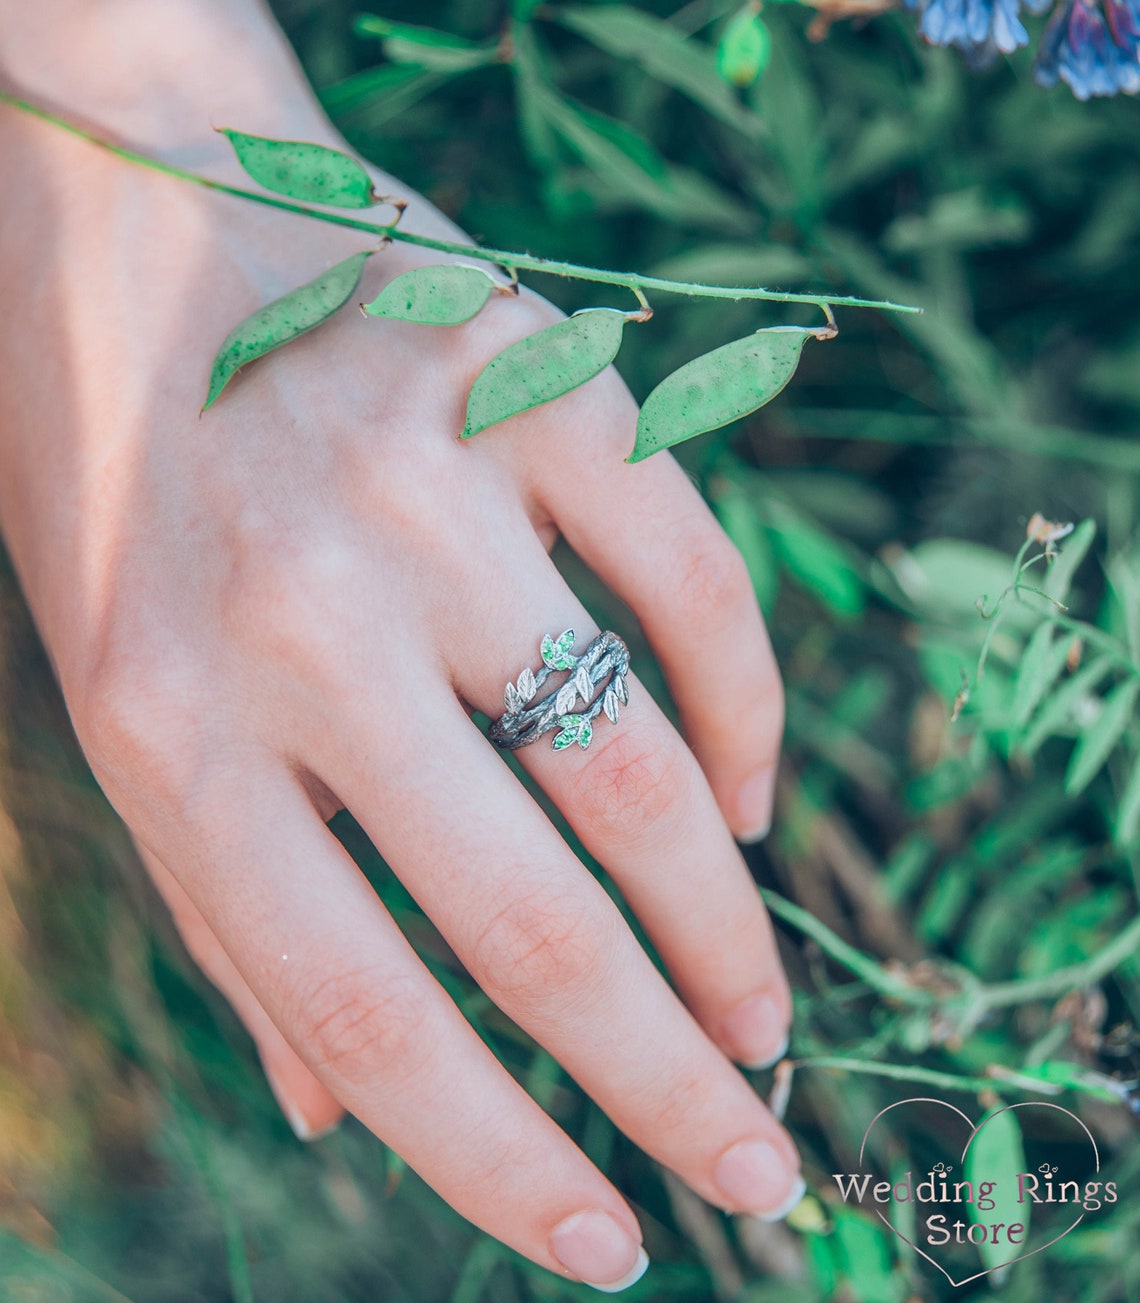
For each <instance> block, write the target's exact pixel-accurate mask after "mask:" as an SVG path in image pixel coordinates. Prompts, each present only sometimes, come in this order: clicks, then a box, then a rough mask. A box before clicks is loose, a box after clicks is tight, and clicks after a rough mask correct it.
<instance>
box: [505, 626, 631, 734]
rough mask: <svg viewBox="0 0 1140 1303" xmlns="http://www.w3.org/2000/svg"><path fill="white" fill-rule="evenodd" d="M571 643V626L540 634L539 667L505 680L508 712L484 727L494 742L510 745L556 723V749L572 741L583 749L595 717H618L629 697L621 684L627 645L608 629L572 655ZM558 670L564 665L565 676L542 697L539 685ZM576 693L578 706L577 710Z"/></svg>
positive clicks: (625, 665) (626, 660)
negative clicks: (512, 680) (514, 679)
mask: <svg viewBox="0 0 1140 1303" xmlns="http://www.w3.org/2000/svg"><path fill="white" fill-rule="evenodd" d="M573 646H574V630H573V629H567V630H565V632H563V633H561V634H560V635H559V636H558V637H557V638H552V637H551V636H550V634H546V636H545V637H544V638H543V640H542V668H541V669H540V670H539V671H538V672H537V673H535V672H534V671H533V670H532V669H531V668H530V666H529V665H528V666H527V668H526V669H525V670H523V672H522V673H521V674H520V675H519V677H518V682H517V683H508V684H507V689H506V692H505V693H504V694H503V701H504V703H505V705H506V707H507V709H506V713H505V714H503V715H500V716H499V718H498V719H497V720H495V722H494V723H493V724H492V725H491V727H490V729H489V731H488V735H489V737H490V739H491V741H492V742H494V743H495V745H496V746H500V747H504V748H506V749H507V750H510V751H514V750H516V749H517V748H518V747H525V746H529V745H530V744H531V743H532V742H537V741H538V739H539V738H540V737H541V736H542V735H543V733H549V732H550V730H551V729H554V728H556V729H558V730H559V731H558V733H557V734H556V735H555V738H554V750H555V751H561V750H563V748H565V747H568V746H573V744H574V743H575V742H577V743H578V745H579V746H580V747H581V748H582V750H583V751H585V749H586V748H587V747H588V746H589V745H590V740H591V739H592V738H593V736H594V729H593V721H594V720H595V719H597V717H598V716H599V715H600V714H601V713H602V711H605V713H606V718H607V719H609V720H610V722H611V723H613V724H616V723H617V721H618V707H619V705H621V706H624V705H625V703H626V702H627V701H628V700H629V690H628V689H627V688H626V684H625V676H626V674H627V672H628V671H629V648H628V647H627V646H626V645H625V643H624V642H622V640H621V639H620V638H619V637H618V636H617V634H616V633H610V632H609V631H608V630H607V631H606V632H605V633H600V634H598V636H597V637H596V638H595V639H594V641H593V642H592V643H591V644H590V645H589V646H588V647H587V648H586V650H585V651H584V652H583V653H582V654H581V656H575V655H574V653H573V652H572V651H571V650H570V649H571V648H572V647H573ZM559 670H565V671H566V673H567V678H566V681H565V682H564V683H563V684H562V685H561V687H559V688H556V689H554V690H553V691H551V692H548V693H547V694H546V696H545V697H540V696H539V695H538V690H539V689H540V688H541V687H542V685H543V684H544V683H545V682H546V680H547V679H549V678H550V676H551V675H552V674H557V673H558V672H559ZM599 689H600V690H599ZM579 698H580V699H581V702H582V707H581V708H580V709H578V710H575V709H574V707H575V705H576V703H577V702H578V700H579Z"/></svg>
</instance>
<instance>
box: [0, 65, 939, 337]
mask: <svg viewBox="0 0 1140 1303" xmlns="http://www.w3.org/2000/svg"><path fill="white" fill-rule="evenodd" d="M0 104H7V105H9V106H10V107H11V108H14V109H18V110H19V111H20V112H22V113H28V114H31V116H32V117H35V118H39V119H40V120H41V121H43V122H49V123H51V124H52V125H53V126H56V127H59V128H60V129H61V130H63V131H67V132H70V133H71V135H73V136H78V137H79V138H80V139H81V140H86V141H88V142H89V143H90V144H92V145H97V146H98V147H99V148H100V149H104V150H106V151H107V152H108V153H109V154H113V155H114V156H115V157H116V158H121V159H124V160H125V161H126V162H128V163H136V164H138V165H139V166H140V167H146V168H150V169H151V170H152V171H154V172H161V173H162V174H163V175H165V176H170V177H176V178H178V179H179V180H180V181H189V182H190V183H192V184H193V185H198V186H203V187H204V188H205V189H207V190H214V191H216V192H217V193H219V194H224V195H232V196H233V197H234V198H236V199H245V200H248V201H249V202H250V203H255V204H263V205H264V206H265V207H267V208H277V209H280V210H282V211H283V212H287V213H296V214H297V215H298V216H301V217H309V218H313V219H314V220H316V221H318V222H330V223H331V224H332V225H334V226H347V227H349V228H350V229H351V230H354V231H364V232H366V233H367V234H369V235H375V236H379V237H380V238H381V239H388V240H400V241H402V242H403V243H404V244H413V245H417V246H418V247H419V248H421V249H434V250H436V252H438V253H450V254H457V255H459V256H460V257H465V258H476V259H478V260H479V261H481V262H490V263H496V264H498V265H499V266H500V267H504V268H506V269H507V271H509V272H510V273H511V274H512V275H514V274H515V273H517V272H520V271H530V272H537V273H540V274H541V275H544V276H562V277H569V278H572V279H574V280H583V281H592V282H594V283H595V284H598V285H617V286H620V287H621V288H623V289H627V290H630V291H632V293H634V294H638V293H639V291H644V290H656V291H659V292H660V293H662V294H684V295H687V296H688V297H690V298H705V299H734V300H740V299H761V300H764V301H765V302H771V303H810V304H813V305H814V306H816V307H818V308H822V309H823V310H824V311H825V312H826V311H827V310H828V307H829V306H830V307H845V308H878V309H880V310H881V311H883V312H921V311H922V309H921V308H916V307H911V306H908V305H906V304H902V303H889V302H886V301H885V300H884V301H878V300H874V299H858V298H849V297H840V298H834V297H832V296H830V295H822V294H785V293H783V292H782V291H780V290H766V289H761V288H759V287H756V286H747V285H701V284H697V283H694V282H689V281H676V280H667V279H665V278H663V277H660V276H642V275H640V274H638V273H636V272H622V271H603V270H602V269H600V268H597V267H582V266H579V265H578V264H577V263H572V262H559V261H558V260H556V259H553V258H539V257H536V256H535V255H533V254H529V253H514V252H511V251H509V250H506V249H486V248H482V247H480V246H479V245H476V244H460V243H457V242H455V241H452V240H436V239H432V238H431V237H430V236H427V235H416V234H414V233H413V232H411V231H405V230H403V229H402V228H401V227H400V226H399V225H398V223H396V222H393V223H390V224H387V225H385V224H383V223H380V222H369V221H365V220H364V219H363V218H360V217H351V216H349V215H348V214H347V213H339V212H327V211H324V210H322V209H320V208H311V207H309V205H307V204H299V203H294V202H293V201H292V200H290V199H280V198H277V197H276V196H274V195H269V194H261V193H259V192H258V191H256V190H246V189H244V188H243V187H241V186H235V185H229V184H227V183H226V182H225V181H215V180H213V179H212V178H210V177H205V176H200V175H199V174H198V173H197V172H190V171H187V170H186V169H185V168H181V167H176V166H175V165H174V164H173V163H164V162H162V161H161V159H157V158H152V157H151V156H150V155H149V154H141V153H139V152H138V151H136V150H133V149H128V148H126V147H125V146H122V145H114V144H112V143H111V142H110V141H109V140H104V139H103V138H102V137H101V136H97V135H95V134H94V132H91V131H88V130H87V129H86V128H84V127H81V126H79V125H78V124H77V123H74V122H69V121H68V120H67V119H66V118H61V117H59V116H57V115H56V114H54V113H52V112H50V111H49V110H47V109H45V108H41V107H40V106H39V105H37V104H32V103H30V102H29V101H28V100H24V99H20V98H19V97H18V96H16V95H11V94H9V93H8V92H6V91H3V90H0Z"/></svg>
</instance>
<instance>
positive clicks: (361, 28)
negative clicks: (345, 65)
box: [353, 14, 501, 73]
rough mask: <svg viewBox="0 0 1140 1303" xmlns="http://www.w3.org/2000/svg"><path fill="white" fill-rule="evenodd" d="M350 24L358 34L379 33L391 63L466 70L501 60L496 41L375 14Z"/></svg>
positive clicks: (382, 46)
mask: <svg viewBox="0 0 1140 1303" xmlns="http://www.w3.org/2000/svg"><path fill="white" fill-rule="evenodd" d="M353 27H354V29H355V31H356V34H357V35H358V36H378V37H379V38H380V40H381V49H382V50H383V51H384V53H385V54H386V55H387V56H388V58H389V59H392V60H393V61H394V62H396V63H412V64H418V65H419V66H420V67H421V68H430V69H431V70H432V71H433V72H445V73H446V72H466V71H467V69H469V68H480V67H483V66H485V65H486V64H489V63H498V62H500V61H501V55H500V52H499V44H498V42H497V41H491V42H486V41H483V42H479V41H469V40H468V39H467V38H466V37H465V36H456V35H455V34H454V33H453V32H440V31H437V30H436V29H435V28H434V27H418V26H415V25H413V24H411V23H395V22H392V21H390V20H389V19H387V18H381V17H379V16H378V15H376V14H359V15H358V16H357V18H356V21H355V23H354V24H353Z"/></svg>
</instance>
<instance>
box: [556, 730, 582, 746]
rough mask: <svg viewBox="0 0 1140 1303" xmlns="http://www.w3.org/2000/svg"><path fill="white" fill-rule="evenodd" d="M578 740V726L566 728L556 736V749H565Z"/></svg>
mask: <svg viewBox="0 0 1140 1303" xmlns="http://www.w3.org/2000/svg"><path fill="white" fill-rule="evenodd" d="M577 741H578V730H577V729H576V728H564V729H563V730H562V732H561V733H556V734H555V736H554V749H555V751H563V750H565V748H566V747H569V746H573V745H574V743H575V742H577Z"/></svg>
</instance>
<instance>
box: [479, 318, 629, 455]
mask: <svg viewBox="0 0 1140 1303" xmlns="http://www.w3.org/2000/svg"><path fill="white" fill-rule="evenodd" d="M625 322H626V313H624V312H618V311H616V310H615V309H613V308H586V309H584V310H583V311H582V312H575V313H574V315H573V316H572V317H567V318H566V320H565V321H559V322H558V323H557V324H556V325H553V326H547V328H546V329H545V330H540V331H538V332H537V333H536V334H534V335H527V337H526V338H525V339H520V340H518V341H517V342H516V343H514V344H510V345H508V346H507V347H506V348H504V349H503V351H502V352H501V353H498V354H496V355H495V357H493V358H492V359H491V360H490V362H488V363H487V365H486V366H485V367H484V368H483V370H482V371H480V372H479V374H478V375H477V376H476V377H475V383H474V384H473V385H472V386H471V393H470V395H469V396H468V399H467V420H466V422H465V424H464V426H463V435H462V437H463V438H464V439H469V438H470V437H471V435H473V434H478V433H479V431H480V430H485V429H486V428H487V426H489V425H494V424H495V423H496V422H497V421H505V420H506V419H507V417H508V416H514V415H516V414H517V413H518V412H527V411H529V410H530V409H531V408H532V407H538V406H539V404H541V403H548V402H550V400H551V399H552V398H558V397H560V396H561V395H562V394H565V393H569V392H570V390H571V389H576V388H577V387H578V386H579V385H584V384H585V383H586V381H587V380H590V379H592V378H593V377H594V376H596V375H597V374H598V372H599V371H603V370H605V368H606V367H607V366H609V364H610V363H611V362H612V361H613V360H614V358H615V357H616V356H617V351H618V349H619V348H620V347H621V332H622V327H623V326H624V325H625Z"/></svg>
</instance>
